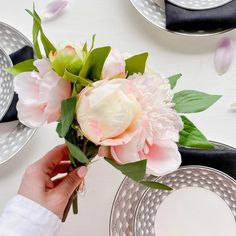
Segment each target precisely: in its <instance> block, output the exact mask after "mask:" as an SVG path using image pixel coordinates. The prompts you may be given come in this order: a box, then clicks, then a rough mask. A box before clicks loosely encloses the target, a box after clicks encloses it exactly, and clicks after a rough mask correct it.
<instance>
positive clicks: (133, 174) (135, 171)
mask: <svg viewBox="0 0 236 236" xmlns="http://www.w3.org/2000/svg"><path fill="white" fill-rule="evenodd" d="M105 160H106V161H107V162H108V163H110V164H111V165H112V166H113V167H115V168H116V169H118V170H119V171H121V172H122V173H123V174H124V175H126V176H128V177H129V178H131V179H132V180H134V181H138V182H139V181H141V180H143V178H144V176H145V173H146V166H147V160H142V161H137V162H132V163H128V164H124V165H121V164H117V163H116V162H115V161H113V160H112V159H110V158H105Z"/></svg>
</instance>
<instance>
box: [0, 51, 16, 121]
mask: <svg viewBox="0 0 236 236" xmlns="http://www.w3.org/2000/svg"><path fill="white" fill-rule="evenodd" d="M10 66H12V62H11V59H10V57H9V56H8V55H7V54H6V53H5V52H4V51H3V49H1V48H0V120H2V118H3V117H4V115H5V114H6V112H7V111H8V108H9V106H10V105H11V101H12V98H13V95H14V90H13V85H12V83H13V76H12V75H10V74H9V73H7V72H5V71H4V69H5V68H8V67H10Z"/></svg>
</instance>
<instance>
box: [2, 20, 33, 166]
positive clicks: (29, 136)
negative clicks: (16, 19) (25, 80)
mask: <svg viewBox="0 0 236 236" xmlns="http://www.w3.org/2000/svg"><path fill="white" fill-rule="evenodd" d="M0 25H3V26H4V27H6V28H9V29H10V30H12V31H13V32H15V33H16V34H18V35H19V36H20V37H21V38H22V39H24V41H25V42H27V45H29V46H31V47H33V45H32V42H31V41H30V40H29V39H28V38H27V37H26V36H25V35H24V34H23V33H21V32H20V31H19V30H18V29H16V28H14V27H13V26H11V25H9V24H7V23H5V22H3V21H0ZM0 47H1V44H0ZM1 48H2V47H1ZM2 50H3V51H4V52H5V53H6V54H7V55H8V53H7V52H6V51H5V50H4V49H3V48H2ZM8 56H9V55H8ZM13 96H14V93H13ZM11 102H12V101H11ZM10 105H11V103H10ZM21 126H23V127H25V128H26V129H28V130H29V131H30V134H29V135H28V137H27V138H26V139H25V140H24V142H22V145H21V146H20V147H19V148H17V149H16V150H15V151H13V152H11V153H10V155H9V156H8V157H7V158H6V159H4V160H3V161H0V166H1V165H3V164H5V163H7V162H8V161H9V160H11V159H12V158H13V157H14V156H15V155H16V154H17V153H18V152H20V151H21V150H22V149H23V148H24V147H25V145H26V144H27V143H28V142H29V140H30V139H31V138H32V136H33V135H34V134H35V132H36V130H37V128H29V127H27V126H25V125H24V124H22V123H21V122H20V121H19V120H18V123H17V125H16V127H15V128H14V129H13V130H12V131H11V132H10V133H9V134H8V135H7V136H6V137H4V138H3V139H0V141H3V140H4V139H7V138H8V137H9V135H10V134H12V133H13V132H14V131H15V130H16V129H17V128H19V129H20V128H21Z"/></svg>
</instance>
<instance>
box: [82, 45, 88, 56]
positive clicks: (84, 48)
mask: <svg viewBox="0 0 236 236" xmlns="http://www.w3.org/2000/svg"><path fill="white" fill-rule="evenodd" d="M82 52H83V53H84V55H85V56H86V55H87V53H88V44H87V42H86V43H85V44H84V46H83V48H82Z"/></svg>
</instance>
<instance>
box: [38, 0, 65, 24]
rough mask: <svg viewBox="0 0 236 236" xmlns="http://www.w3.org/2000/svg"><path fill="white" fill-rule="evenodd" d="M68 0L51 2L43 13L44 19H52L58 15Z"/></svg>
mask: <svg viewBox="0 0 236 236" xmlns="http://www.w3.org/2000/svg"><path fill="white" fill-rule="evenodd" d="M67 4H68V1H67V0H54V1H52V2H50V3H49V4H48V5H47V6H46V8H45V10H44V11H43V13H42V17H43V19H44V20H50V19H52V18H55V17H56V16H58V15H59V14H60V13H61V12H62V11H63V10H64V8H65V7H66V6H67Z"/></svg>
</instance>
